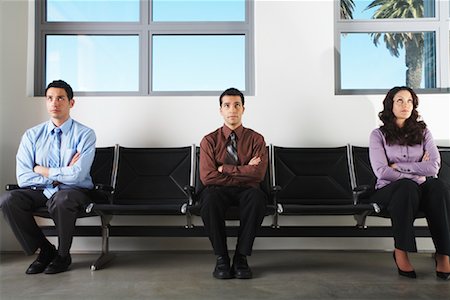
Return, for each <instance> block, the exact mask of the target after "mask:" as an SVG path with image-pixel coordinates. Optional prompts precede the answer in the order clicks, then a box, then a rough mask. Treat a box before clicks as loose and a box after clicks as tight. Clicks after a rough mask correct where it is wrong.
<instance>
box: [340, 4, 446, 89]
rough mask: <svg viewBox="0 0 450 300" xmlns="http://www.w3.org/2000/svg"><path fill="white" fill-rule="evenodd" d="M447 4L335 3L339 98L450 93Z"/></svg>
mask: <svg viewBox="0 0 450 300" xmlns="http://www.w3.org/2000/svg"><path fill="white" fill-rule="evenodd" d="M448 5H449V3H448V1H444V0H409V1H403V0H402V1H393V0H340V1H336V2H335V13H336V15H335V20H336V21H335V45H336V52H335V53H336V55H335V58H336V61H335V68H336V73H335V74H336V76H335V80H336V83H335V91H336V93H337V94H372V93H376V94H378V93H379V94H384V93H385V92H386V89H389V88H392V87H393V86H396V85H406V86H409V87H412V88H414V89H417V90H420V91H419V92H432V93H448V92H449V91H450V59H449V57H450V53H449V46H448V45H449V44H450V36H447V35H442V34H441V33H442V32H448V31H449V29H450V18H449V16H448V9H449V7H448Z"/></svg>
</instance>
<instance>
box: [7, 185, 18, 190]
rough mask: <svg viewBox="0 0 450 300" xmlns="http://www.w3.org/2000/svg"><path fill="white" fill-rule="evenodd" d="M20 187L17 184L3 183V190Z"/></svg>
mask: <svg viewBox="0 0 450 300" xmlns="http://www.w3.org/2000/svg"><path fill="white" fill-rule="evenodd" d="M18 189H20V187H19V185H18V184H7V185H5V191H12V190H18Z"/></svg>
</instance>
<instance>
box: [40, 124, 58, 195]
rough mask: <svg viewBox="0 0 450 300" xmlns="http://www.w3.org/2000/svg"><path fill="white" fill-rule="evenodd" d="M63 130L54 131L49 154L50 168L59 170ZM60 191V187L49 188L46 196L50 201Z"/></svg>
mask: <svg viewBox="0 0 450 300" xmlns="http://www.w3.org/2000/svg"><path fill="white" fill-rule="evenodd" d="M61 133H62V131H61V128H58V127H55V128H54V129H53V130H52V143H51V145H50V150H49V152H48V167H49V168H59V167H60V166H61V165H60V164H61ZM58 190H59V187H58V186H55V187H47V188H45V190H44V195H45V196H46V197H47V198H48V199H50V198H51V196H52V195H53V194H54V193H56V192H57V191H58Z"/></svg>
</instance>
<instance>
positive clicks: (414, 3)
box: [341, 0, 435, 20]
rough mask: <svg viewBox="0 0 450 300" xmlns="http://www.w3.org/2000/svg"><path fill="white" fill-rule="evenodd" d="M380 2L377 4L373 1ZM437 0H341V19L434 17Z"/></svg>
mask: <svg viewBox="0 0 450 300" xmlns="http://www.w3.org/2000/svg"><path fill="white" fill-rule="evenodd" d="M375 2H378V3H379V4H377V5H372V3H375ZM434 16H435V0H410V1H403V0H402V1H398V0H384V1H383V0H382V1H372V0H341V19H364V20H368V19H397V18H401V19H405V18H433V17H434Z"/></svg>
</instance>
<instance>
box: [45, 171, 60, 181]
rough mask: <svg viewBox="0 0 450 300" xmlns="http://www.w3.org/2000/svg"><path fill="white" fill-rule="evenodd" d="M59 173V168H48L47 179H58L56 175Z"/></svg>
mask: <svg viewBox="0 0 450 300" xmlns="http://www.w3.org/2000/svg"><path fill="white" fill-rule="evenodd" d="M59 174H61V168H49V169H48V179H50V180H53V181H58V176H59Z"/></svg>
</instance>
